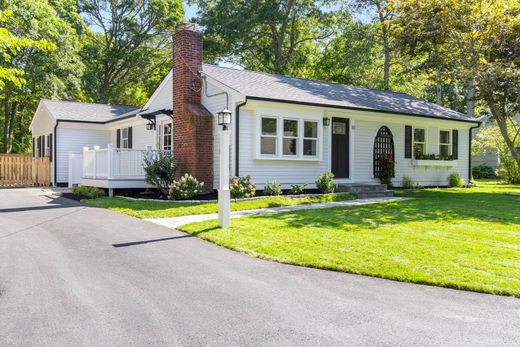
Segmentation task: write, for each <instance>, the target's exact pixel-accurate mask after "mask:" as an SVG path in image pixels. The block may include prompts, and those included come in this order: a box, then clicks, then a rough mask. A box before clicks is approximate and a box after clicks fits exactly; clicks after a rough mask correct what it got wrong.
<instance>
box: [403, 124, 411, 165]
mask: <svg viewBox="0 0 520 347" xmlns="http://www.w3.org/2000/svg"><path fill="white" fill-rule="evenodd" d="M404 157H405V158H412V126H411V125H405V126H404Z"/></svg>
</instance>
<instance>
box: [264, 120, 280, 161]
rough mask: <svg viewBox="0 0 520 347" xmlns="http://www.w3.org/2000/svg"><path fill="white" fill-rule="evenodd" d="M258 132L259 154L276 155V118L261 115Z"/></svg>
mask: <svg viewBox="0 0 520 347" xmlns="http://www.w3.org/2000/svg"><path fill="white" fill-rule="evenodd" d="M261 123H262V125H261V128H262V129H261V133H260V154H261V155H265V156H276V155H277V154H278V152H277V150H276V148H277V139H278V119H277V118H271V117H262V122H261Z"/></svg>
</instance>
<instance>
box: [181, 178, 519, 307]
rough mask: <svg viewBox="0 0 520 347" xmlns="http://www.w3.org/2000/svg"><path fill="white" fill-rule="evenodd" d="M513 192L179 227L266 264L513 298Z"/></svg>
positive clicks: (493, 190)
mask: <svg viewBox="0 0 520 347" xmlns="http://www.w3.org/2000/svg"><path fill="white" fill-rule="evenodd" d="M506 192H511V193H520V186H507V185H500V184H496V183H484V184H481V185H480V186H479V187H476V188H471V189H426V190H412V191H400V192H398V195H400V196H407V197H413V198H416V199H414V200H407V201H402V202H387V203H380V204H374V205H366V206H352V207H334V208H328V209H320V210H305V211H291V212H283V213H270V214H264V215H255V216H249V217H244V218H238V219H233V221H232V225H231V226H230V227H229V228H225V229H219V228H218V227H217V222H216V221H205V222H200V223H191V224H188V225H184V226H182V227H181V228H180V229H182V230H184V231H186V232H188V233H191V234H193V235H195V236H197V237H200V238H202V239H205V240H208V241H211V242H214V243H216V244H218V245H220V246H224V247H227V248H230V249H233V250H236V251H239V252H242V253H246V254H249V255H252V256H256V257H259V258H263V259H268V260H272V261H277V262H282V263H287V264H293V265H300V266H307V267H315V268H321V269H328V270H335V271H344V272H350V273H356V274H363V275H370V276H375V277H381V278H387V279H392V280H399V281H405V282H412V283H420V284H431V285H437V286H443V287H450V288H456V289H465V290H471V291H477V292H484V293H491V294H502V295H513V296H517V297H520V198H519V197H516V196H508V195H505V194H504V193H506Z"/></svg>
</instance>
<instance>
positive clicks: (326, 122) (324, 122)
mask: <svg viewBox="0 0 520 347" xmlns="http://www.w3.org/2000/svg"><path fill="white" fill-rule="evenodd" d="M323 125H324V126H326V127H328V126H329V125H330V118H323Z"/></svg>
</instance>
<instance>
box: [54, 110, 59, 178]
mask: <svg viewBox="0 0 520 347" xmlns="http://www.w3.org/2000/svg"><path fill="white" fill-rule="evenodd" d="M59 122H60V120H59V119H57V120H56V124H55V125H54V133H53V134H52V142H54V144H53V146H52V152H53V153H52V166H53V167H54V170H53V171H54V177H53V186H54V187H57V185H58V183H57V178H56V173H57V167H58V165H56V159H57V158H56V152H57V150H56V148H57V146H56V144H57V140H56V133H57V131H56V129H57V128H58V124H59Z"/></svg>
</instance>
